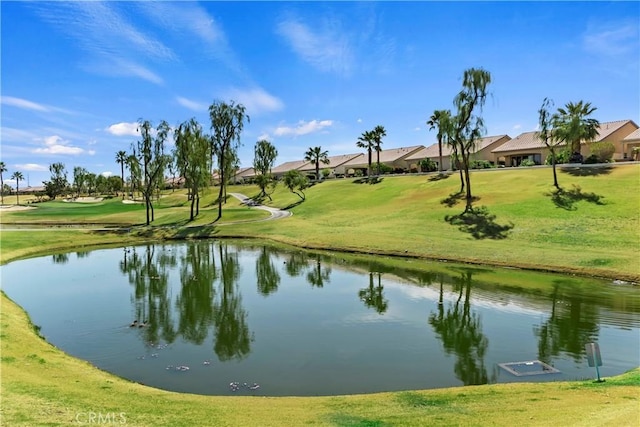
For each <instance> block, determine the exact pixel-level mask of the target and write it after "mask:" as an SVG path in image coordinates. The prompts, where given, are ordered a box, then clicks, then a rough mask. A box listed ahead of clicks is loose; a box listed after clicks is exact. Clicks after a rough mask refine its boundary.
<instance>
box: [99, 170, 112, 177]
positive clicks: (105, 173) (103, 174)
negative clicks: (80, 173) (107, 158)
mask: <svg viewBox="0 0 640 427" xmlns="http://www.w3.org/2000/svg"><path fill="white" fill-rule="evenodd" d="M100 175H102V176H104V177H105V178H109V177H110V176H113V172H111V171H105V172H102V173H101V174H100Z"/></svg>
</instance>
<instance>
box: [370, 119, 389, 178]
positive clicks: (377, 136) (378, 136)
mask: <svg viewBox="0 0 640 427" xmlns="http://www.w3.org/2000/svg"><path fill="white" fill-rule="evenodd" d="M371 133H372V138H373V145H374V149H375V150H376V155H377V165H378V175H380V151H381V148H380V146H381V145H382V138H383V137H385V136H387V131H386V130H384V126H380V125H378V126H376V127H375V128H374V129H373V131H371Z"/></svg>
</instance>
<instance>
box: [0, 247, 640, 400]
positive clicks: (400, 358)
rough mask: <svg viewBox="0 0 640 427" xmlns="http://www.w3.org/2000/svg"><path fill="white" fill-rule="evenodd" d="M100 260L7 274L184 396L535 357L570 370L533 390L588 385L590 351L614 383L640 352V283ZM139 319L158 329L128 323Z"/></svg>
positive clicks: (34, 310) (257, 250)
mask: <svg viewBox="0 0 640 427" xmlns="http://www.w3.org/2000/svg"><path fill="white" fill-rule="evenodd" d="M93 253H94V254H95V255H91V256H87V255H88V253H85V252H82V255H78V256H73V255H71V256H69V255H64V254H63V255H56V257H55V258H54V259H55V260H56V261H55V262H58V263H66V264H64V265H62V264H58V265H51V262H52V261H51V259H50V258H49V257H47V258H41V259H33V260H26V261H20V262H16V263H11V264H10V265H7V266H3V267H2V270H1V271H2V286H3V290H5V291H6V292H7V294H8V295H9V296H10V297H12V298H14V300H15V301H16V302H18V303H19V304H20V305H22V306H23V307H25V309H27V311H28V312H29V314H30V315H32V316H33V317H32V318H33V319H34V322H37V323H38V324H39V325H42V331H43V333H44V335H45V336H46V337H47V339H50V340H51V342H53V343H54V344H56V345H58V346H59V347H60V348H62V349H64V350H65V351H68V352H69V353H70V354H73V355H76V356H78V357H82V358H84V359H87V360H90V361H91V362H92V363H94V364H95V365H96V366H99V367H100V368H102V369H106V370H108V371H110V372H114V373H116V374H118V375H121V376H123V377H126V378H131V379H133V380H134V381H139V382H144V383H146V384H150V385H154V386H157V387H162V388H168V389H172V390H179V391H189V392H197V393H205V394H221V393H228V392H229V387H228V385H229V382H233V381H241V382H240V383H241V384H242V382H244V381H246V382H247V383H253V382H257V383H259V384H260V385H261V388H260V392H261V393H262V392H264V393H265V394H272V395H287V394H300V395H316V394H343V393H363V392H373V391H389V390H407V389H411V388H414V389H418V388H430V387H447V386H453V385H459V384H460V383H462V384H465V385H471V384H484V383H492V382H497V381H500V382H504V381H518V380H519V379H518V378H512V377H510V376H509V375H510V374H507V373H506V372H505V371H501V370H500V371H498V370H497V364H498V363H502V362H513V361H523V360H533V359H536V358H539V359H540V360H542V361H544V362H546V363H549V364H550V365H552V366H554V367H556V368H558V369H559V370H560V371H561V373H560V374H557V376H554V377H553V378H544V376H541V377H537V378H535V379H534V380H535V381H545V380H557V379H562V380H565V379H567V380H569V379H576V378H584V376H585V374H584V372H585V367H586V358H585V354H584V344H585V343H586V342H591V341H597V342H599V343H600V347H601V348H602V350H603V356H605V360H604V362H605V365H604V366H603V367H602V369H603V371H602V374H603V375H604V376H607V375H615V374H617V373H621V372H623V371H625V370H627V369H630V368H633V367H635V366H637V360H638V357H640V354H639V352H638V348H640V338H639V337H640V335H639V334H638V332H639V331H640V294H639V293H638V291H639V290H638V289H637V288H635V287H632V286H627V287H614V286H610V285H608V284H606V283H604V282H602V281H597V280H589V279H582V278H573V277H567V276H557V275H545V274H530V273H525V272H517V271H500V270H491V269H488V268H481V267H473V268H470V267H469V266H461V265H455V264H443V263H440V264H428V266H429V267H427V268H425V264H426V263H424V262H423V261H418V260H413V261H409V262H400V261H398V260H393V259H389V260H386V261H385V262H383V263H381V262H379V261H378V260H379V259H380V258H373V257H365V256H362V257H361V256H354V255H346V254H345V255H337V256H335V257H333V256H330V255H327V253H325V252H322V253H314V252H305V251H302V250H291V251H286V250H282V249H275V248H273V247H270V246H268V245H264V244H261V243H255V242H248V243H238V242H235V241H234V242H233V243H227V242H224V241H223V242H219V241H204V240H203V241H196V242H188V243H180V244H170V245H169V244H166V245H162V244H158V245H140V246H135V247H128V248H124V249H109V250H100V251H94V252H93ZM38 263H40V264H38ZM39 265H44V267H39ZM34 266H36V267H34ZM114 266H117V267H116V270H117V272H116V274H113V270H114ZM415 266H419V267H421V268H419V269H417V268H415ZM118 270H119V271H118ZM41 272H42V273H41ZM96 304H102V305H103V306H104V307H105V309H104V310H95V306H96ZM43 313H44V314H43ZM47 316H50V317H47ZM372 319H373V320H374V321H372ZM134 320H138V323H144V324H145V325H144V326H143V327H138V326H137V325H136V327H135V328H129V324H130V323H131V322H133V321H134ZM166 346H170V347H169V348H168V349H167V351H158V350H164V349H165V348H167V347H166ZM143 355H144V356H143ZM154 355H155V356H154ZM145 356H147V357H145ZM149 356H150V357H149ZM137 359H140V361H139V362H138V361H137ZM132 361H133V362H132ZM203 361H204V362H207V363H204V362H203ZM425 361H428V363H425ZM227 362H232V363H227ZM170 365H171V366H176V367H178V366H190V367H191V369H190V370H189V371H180V373H178V374H177V372H176V370H169V371H168V370H167V369H166V368H167V367H168V366H170ZM526 379H527V380H531V378H530V377H529V378H526ZM225 381H226V382H225ZM249 381H251V382H249ZM214 385H215V386H214ZM215 387H218V388H215ZM242 390H245V389H242Z"/></svg>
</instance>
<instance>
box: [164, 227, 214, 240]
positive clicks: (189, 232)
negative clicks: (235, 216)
mask: <svg viewBox="0 0 640 427" xmlns="http://www.w3.org/2000/svg"><path fill="white" fill-rule="evenodd" d="M216 234H218V228H217V227H216V226H215V225H213V224H207V225H199V226H194V227H184V228H181V229H179V230H178V231H177V232H176V234H175V238H176V239H206V238H209V237H211V236H213V235H216Z"/></svg>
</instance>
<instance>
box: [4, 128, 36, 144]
mask: <svg viewBox="0 0 640 427" xmlns="http://www.w3.org/2000/svg"><path fill="white" fill-rule="evenodd" d="M0 137H1V139H2V142H3V143H5V142H7V141H12V142H22V143H24V142H25V141H33V140H34V139H36V138H37V135H36V134H35V133H34V132H31V131H26V130H23V129H16V128H9V127H5V126H3V127H1V128H0Z"/></svg>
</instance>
